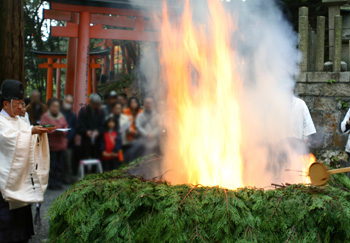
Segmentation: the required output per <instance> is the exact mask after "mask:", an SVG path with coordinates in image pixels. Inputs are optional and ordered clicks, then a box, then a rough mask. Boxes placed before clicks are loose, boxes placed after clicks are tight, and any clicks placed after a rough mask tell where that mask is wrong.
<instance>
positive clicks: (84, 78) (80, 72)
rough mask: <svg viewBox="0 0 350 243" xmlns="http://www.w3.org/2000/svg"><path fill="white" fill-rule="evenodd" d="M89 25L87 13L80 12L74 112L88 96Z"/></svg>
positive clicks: (89, 18)
mask: <svg viewBox="0 0 350 243" xmlns="http://www.w3.org/2000/svg"><path fill="white" fill-rule="evenodd" d="M90 23H91V16H90V13H89V12H81V13H80V16H79V30H78V55H77V59H76V61H77V62H76V69H75V70H76V72H75V84H74V96H75V99H76V102H74V111H75V112H79V110H80V108H81V107H82V106H83V105H85V104H86V101H87V98H88V97H87V94H88V72H89V49H90Z"/></svg>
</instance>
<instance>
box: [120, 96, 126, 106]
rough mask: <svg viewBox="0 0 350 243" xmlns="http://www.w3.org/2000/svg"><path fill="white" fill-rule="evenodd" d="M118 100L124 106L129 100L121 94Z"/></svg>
mask: <svg viewBox="0 0 350 243" xmlns="http://www.w3.org/2000/svg"><path fill="white" fill-rule="evenodd" d="M118 102H119V103H120V104H122V105H123V106H125V105H126V103H127V102H128V100H127V99H125V98H124V96H122V95H119V96H118Z"/></svg>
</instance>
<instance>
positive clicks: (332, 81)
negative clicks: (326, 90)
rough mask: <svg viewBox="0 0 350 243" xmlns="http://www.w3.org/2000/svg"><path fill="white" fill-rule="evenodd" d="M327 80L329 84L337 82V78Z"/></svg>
mask: <svg viewBox="0 0 350 243" xmlns="http://www.w3.org/2000/svg"><path fill="white" fill-rule="evenodd" d="M327 82H328V83H329V84H334V83H335V82H337V80H335V79H328V80H327Z"/></svg>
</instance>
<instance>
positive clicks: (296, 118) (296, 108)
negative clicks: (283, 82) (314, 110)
mask: <svg viewBox="0 0 350 243" xmlns="http://www.w3.org/2000/svg"><path fill="white" fill-rule="evenodd" d="M289 115H290V127H289V132H290V134H289V137H294V138H297V139H306V137H307V136H309V135H311V134H314V133H316V129H315V125H314V123H313V121H312V118H311V115H310V112H309V109H308V108H307V105H306V104H305V102H304V101H303V100H302V99H300V98H297V97H293V101H292V108H291V110H290V113H289Z"/></svg>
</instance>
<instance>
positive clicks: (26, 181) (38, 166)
mask: <svg viewBox="0 0 350 243" xmlns="http://www.w3.org/2000/svg"><path fill="white" fill-rule="evenodd" d="M23 94H24V90H23V85H22V83H21V82H19V81H16V80H5V81H4V82H3V84H2V87H1V104H2V106H3V108H2V110H1V112H0V191H1V196H0V242H22V241H28V240H29V239H30V237H31V235H33V233H34V232H33V222H32V213H31V207H30V204H31V203H35V202H43V200H44V192H45V190H46V187H47V180H48V172H49V163H50V162H49V160H50V159H49V155H48V152H49V149H48V140H47V135H46V134H45V133H47V132H48V129H46V128H42V127H38V126H34V127H33V126H30V125H29V124H28V123H26V122H24V121H23V120H22V119H20V118H19V115H20V114H21V109H22V105H23Z"/></svg>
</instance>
